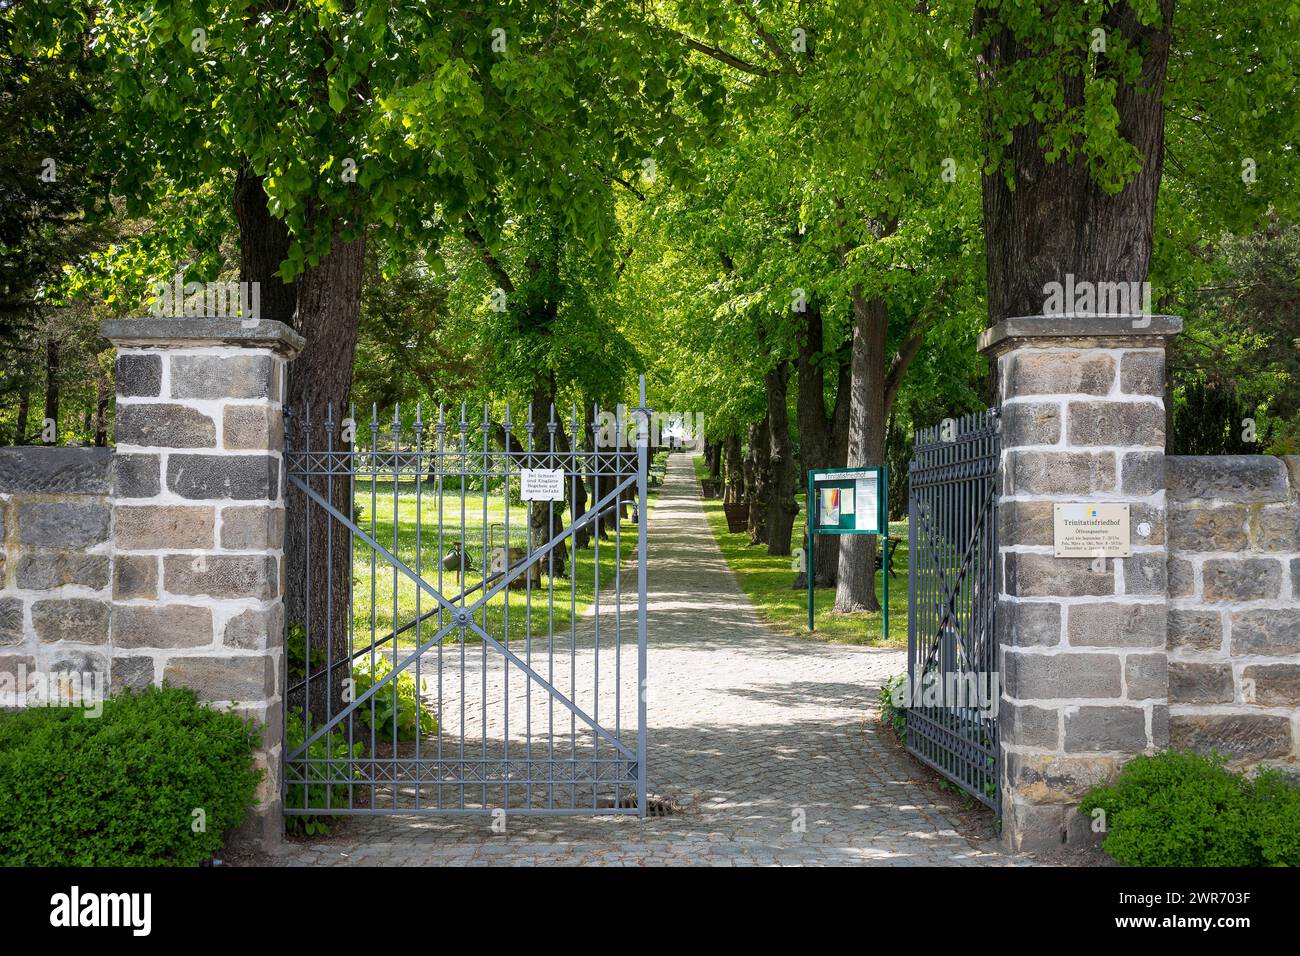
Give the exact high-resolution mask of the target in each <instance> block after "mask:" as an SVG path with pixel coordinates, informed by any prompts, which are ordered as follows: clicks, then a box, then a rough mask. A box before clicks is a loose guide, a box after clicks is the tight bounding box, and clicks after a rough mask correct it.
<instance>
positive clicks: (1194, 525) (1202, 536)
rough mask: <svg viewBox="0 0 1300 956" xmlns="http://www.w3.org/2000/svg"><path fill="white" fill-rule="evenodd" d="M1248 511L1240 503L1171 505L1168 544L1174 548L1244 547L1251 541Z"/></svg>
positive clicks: (1234, 549) (1215, 549)
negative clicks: (1197, 505) (1195, 506)
mask: <svg viewBox="0 0 1300 956" xmlns="http://www.w3.org/2000/svg"><path fill="white" fill-rule="evenodd" d="M1247 520H1248V513H1247V511H1246V509H1245V508H1244V507H1242V506H1240V505H1228V506H1224V507H1218V508H1178V507H1175V508H1172V509H1171V510H1170V512H1169V547H1170V549H1171V550H1173V551H1180V552H1193V551H1241V550H1244V549H1245V548H1246V546H1247V544H1248V543H1249V539H1248V536H1247V533H1246V529H1247Z"/></svg>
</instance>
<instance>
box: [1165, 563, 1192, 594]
mask: <svg viewBox="0 0 1300 956" xmlns="http://www.w3.org/2000/svg"><path fill="white" fill-rule="evenodd" d="M1165 574H1166V575H1167V576H1168V579H1169V596H1170V597H1176V598H1177V597H1191V596H1192V595H1193V594H1195V593H1196V571H1195V569H1193V567H1192V562H1190V561H1184V560H1183V559H1182V558H1174V557H1170V559H1169V560H1168V561H1167V562H1166V563H1165Z"/></svg>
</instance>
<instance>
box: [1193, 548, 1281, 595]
mask: <svg viewBox="0 0 1300 956" xmlns="http://www.w3.org/2000/svg"><path fill="white" fill-rule="evenodd" d="M1201 581H1202V586H1201V594H1202V596H1203V597H1204V598H1205V600H1207V601H1257V600H1263V599H1266V598H1275V597H1278V596H1279V595H1280V594H1281V593H1282V562H1281V561H1276V560H1274V559H1272V558H1212V559H1210V560H1208V561H1206V562H1205V564H1203V565H1202V566H1201Z"/></svg>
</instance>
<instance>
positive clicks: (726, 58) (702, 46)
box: [662, 27, 774, 77]
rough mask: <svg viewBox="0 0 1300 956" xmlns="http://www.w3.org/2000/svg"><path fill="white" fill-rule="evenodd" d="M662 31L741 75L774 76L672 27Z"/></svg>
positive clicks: (766, 70) (764, 69)
mask: <svg viewBox="0 0 1300 956" xmlns="http://www.w3.org/2000/svg"><path fill="white" fill-rule="evenodd" d="M662 29H663V30H664V31H666V32H667V33H669V34H671V35H672V36H675V37H677V39H679V40H681V41H682V42H683V43H685V44H686V45H687V46H688V47H690V48H691V49H692V50H695V51H696V52H698V53H703V54H704V55H705V56H710V57H713V59H715V60H717V61H718V62H719V63H725V64H727V66H729V67H732V68H733V69H737V70H740V71H741V72H742V73H748V74H750V75H751V76H764V77H770V76H773V75H774V74H773V73H772V71H771V70H769V69H767V68H766V67H762V66H757V65H756V64H753V63H750V62H748V61H747V60H742V59H741V58H740V57H738V56H736V55H734V54H732V53H728V52H727V51H726V50H724V49H722V48H721V47H716V46H709V45H708V44H707V43H701V42H700V41H699V40H697V39H695V38H694V37H692V36H687V35H686V34H685V33H682V32H681V31H680V30H674V29H673V28H672V27H663V28H662Z"/></svg>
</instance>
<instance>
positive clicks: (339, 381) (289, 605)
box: [263, 223, 391, 726]
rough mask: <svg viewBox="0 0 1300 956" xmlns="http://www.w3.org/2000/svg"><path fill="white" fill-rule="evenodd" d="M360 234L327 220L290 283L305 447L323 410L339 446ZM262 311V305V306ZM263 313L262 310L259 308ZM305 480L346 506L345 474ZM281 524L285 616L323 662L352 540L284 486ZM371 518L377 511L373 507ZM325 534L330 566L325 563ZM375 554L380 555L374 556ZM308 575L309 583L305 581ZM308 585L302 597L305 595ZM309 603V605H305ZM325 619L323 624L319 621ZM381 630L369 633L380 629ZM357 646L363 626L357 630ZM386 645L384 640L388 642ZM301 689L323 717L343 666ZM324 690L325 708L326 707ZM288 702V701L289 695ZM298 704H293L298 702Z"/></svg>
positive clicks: (338, 631)
mask: <svg viewBox="0 0 1300 956" xmlns="http://www.w3.org/2000/svg"><path fill="white" fill-rule="evenodd" d="M365 251H366V242H365V235H364V233H363V234H362V235H359V236H357V237H356V238H353V239H345V238H344V237H343V235H342V227H341V224H339V223H335V225H334V235H333V240H332V244H331V247H330V251H329V253H328V254H327V255H325V256H324V257H322V258H321V260H320V262H319V263H318V264H317V265H316V267H315V268H308V269H307V270H306V271H305V272H304V273H303V274H302V277H301V279H300V280H299V283H298V290H297V291H298V294H297V316H296V322H295V326H296V328H297V331H298V333H299V334H301V335H302V336H303V337H304V338H305V339H306V340H307V344H306V346H305V347H304V348H303V350H302V352H301V354H299V356H298V357H297V359H295V360H294V361H293V363H292V364H291V365H290V366H289V388H288V398H287V402H286V407H287V409H288V410H289V411H290V412H291V413H292V414H293V416H294V419H295V424H294V426H293V441H294V442H295V443H296V444H298V445H299V446H300V447H301V443H302V442H304V441H305V440H309V441H310V442H311V447H312V448H313V449H316V448H325V447H326V441H327V437H326V431H325V428H324V423H325V420H326V417H327V416H330V417H332V419H333V422H334V431H333V442H334V447H335V448H338V447H340V444H341V442H340V431H341V428H340V423H341V422H342V420H343V419H344V418H345V417H346V416H347V414H348V397H349V395H350V393H351V389H352V365H353V359H354V356H355V353H356V345H357V322H358V319H359V318H360V312H361V285H362V276H363V273H364V267H365ZM263 311H264V313H265V309H264V310H263ZM264 317H268V318H269V317H270V316H269V315H264ZM307 409H310V412H311V426H312V427H311V435H310V438H309V439H308V437H307V436H306V435H305V434H304V431H303V428H302V422H303V421H304V420H305V412H306V410H307ZM312 487H313V490H315V491H316V492H317V493H318V494H321V495H322V496H325V497H326V498H327V500H329V501H330V502H331V503H332V504H333V506H334V507H335V508H336V509H337V510H338V511H340V512H341V513H343V514H345V515H346V514H348V513H349V505H350V502H351V498H352V483H351V481H350V480H349V479H348V478H347V477H340V476H337V475H336V476H334V477H333V479H332V481H329V482H327V480H326V479H325V478H323V477H319V476H318V477H316V478H313V479H312ZM286 505H287V513H286V525H285V546H284V561H285V568H286V594H285V604H286V608H285V611H286V615H287V621H288V623H289V624H290V625H291V626H292V625H294V624H305V623H306V622H307V620H308V615H309V614H310V621H311V645H312V647H313V648H314V649H316V650H319V651H320V652H321V654H322V655H324V654H325V652H326V645H327V633H328V636H329V640H328V644H329V645H331V649H330V651H329V653H330V655H331V663H334V662H337V661H339V660H342V659H343V658H344V657H346V655H347V648H348V627H347V622H348V607H347V595H348V584H349V582H350V581H351V579H352V542H351V536H350V534H349V532H348V529H347V528H346V527H345V526H344V525H343V524H342V523H341V522H339V521H336V520H334V519H333V518H331V517H330V516H329V515H328V513H327V512H326V511H325V510H324V509H323V508H321V507H319V506H317V505H314V504H313V505H312V506H311V507H310V509H309V508H308V501H307V498H306V495H304V494H303V493H302V492H301V491H299V490H295V489H294V488H293V487H292V486H289V490H288V495H287V500H286ZM375 517H376V519H378V518H380V517H381V516H379V515H376V516H375ZM309 526H310V538H311V549H312V551H311V557H310V567H308V566H307V560H306V559H307V537H308V527H309ZM331 536H332V548H333V561H332V574H331V573H329V572H330V568H329V567H328V566H327V555H328V553H329V542H330V541H331ZM381 561H382V559H381ZM309 579H310V584H311V587H310V591H308V588H307V583H308V580H309ZM308 593H310V595H311V597H310V601H309V600H308V598H307V595H308ZM309 605H310V606H309ZM327 623H328V628H327ZM382 636H383V634H379V635H377V637H382ZM357 639H358V643H359V644H361V645H362V646H364V644H365V643H366V638H365V635H364V634H358V635H357ZM389 650H391V647H390V648H389ZM314 673H315V674H316V675H317V676H315V677H313V680H312V682H311V685H310V687H309V690H310V692H311V700H310V708H309V709H310V711H311V714H312V717H313V718H314V720H315V721H316V722H317V723H316V726H319V725H320V722H323V721H324V720H327V719H328V718H329V716H330V714H332V713H337V712H338V711H340V710H341V709H342V708H343V707H344V706H345V703H344V701H343V697H342V693H343V681H344V680H345V679H347V678H348V677H350V676H351V675H350V669H349V668H348V667H346V666H343V667H335V668H333V670H332V671H331V672H330V673H331V676H330V680H329V681H328V683H327V682H326V680H325V677H324V673H325V668H324V667H321V668H318V669H317V671H315V672H314ZM327 692H328V708H327V704H326V702H327ZM289 705H290V706H291V707H292V706H294V705H295V701H293V700H291V701H289ZM298 706H301V704H298Z"/></svg>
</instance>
